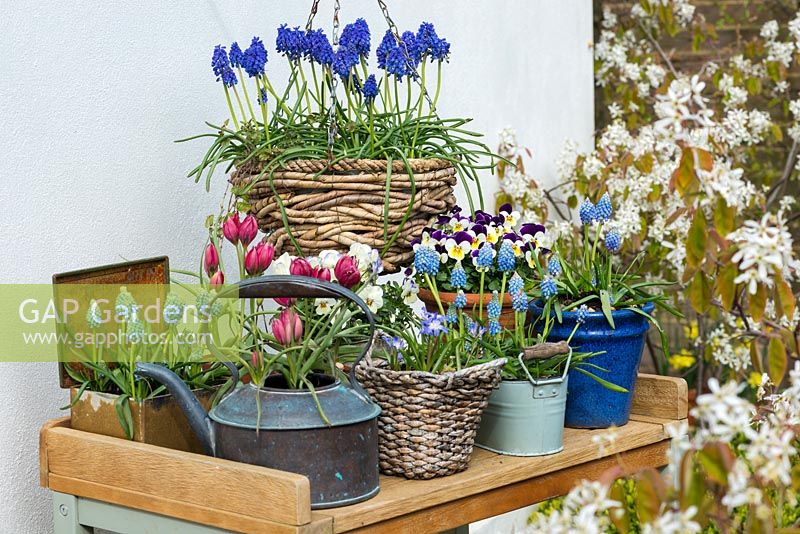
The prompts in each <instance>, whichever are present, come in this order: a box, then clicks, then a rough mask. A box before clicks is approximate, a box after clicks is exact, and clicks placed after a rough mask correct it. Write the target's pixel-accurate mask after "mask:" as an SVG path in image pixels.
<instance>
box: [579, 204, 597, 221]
mask: <svg viewBox="0 0 800 534" xmlns="http://www.w3.org/2000/svg"><path fill="white" fill-rule="evenodd" d="M578 213H579V214H580V216H581V223H583V224H584V225H589V224H592V223H593V222H594V221H595V220H597V208H595V205H594V204H592V201H591V200H589V199H588V198H584V199H583V202H582V203H581V207H580V209H579V210H578Z"/></svg>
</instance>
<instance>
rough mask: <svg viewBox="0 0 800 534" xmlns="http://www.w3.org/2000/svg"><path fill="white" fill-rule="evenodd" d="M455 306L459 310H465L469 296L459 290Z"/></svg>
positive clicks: (454, 302)
mask: <svg viewBox="0 0 800 534" xmlns="http://www.w3.org/2000/svg"><path fill="white" fill-rule="evenodd" d="M453 304H454V305H455V307H456V308H458V309H459V310H463V309H464V308H466V306H467V296H466V295H465V294H464V291H463V290H461V289H459V290H458V293H456V298H455V300H454V301H453Z"/></svg>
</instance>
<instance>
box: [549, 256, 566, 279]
mask: <svg viewBox="0 0 800 534" xmlns="http://www.w3.org/2000/svg"><path fill="white" fill-rule="evenodd" d="M561 271H562V269H561V260H559V259H558V256H553V257H551V258H550V260H549V261H548V262H547V272H548V274H549V275H550V276H552V277H558V276H561Z"/></svg>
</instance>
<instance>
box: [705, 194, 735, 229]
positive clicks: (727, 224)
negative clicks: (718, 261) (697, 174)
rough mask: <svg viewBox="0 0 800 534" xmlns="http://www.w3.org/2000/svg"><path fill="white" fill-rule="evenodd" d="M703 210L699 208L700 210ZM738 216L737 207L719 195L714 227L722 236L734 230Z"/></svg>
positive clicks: (715, 209)
mask: <svg viewBox="0 0 800 534" xmlns="http://www.w3.org/2000/svg"><path fill="white" fill-rule="evenodd" d="M699 211H701V210H698V212H699ZM735 217H736V209H735V208H733V207H731V206H728V203H727V202H725V199H724V198H722V197H719V198H718V199H717V206H716V207H715V208H714V227H715V228H716V229H717V232H719V235H721V236H722V237H725V236H727V235H728V234H730V233H731V232H733V230H734V224H735V222H734V219H735Z"/></svg>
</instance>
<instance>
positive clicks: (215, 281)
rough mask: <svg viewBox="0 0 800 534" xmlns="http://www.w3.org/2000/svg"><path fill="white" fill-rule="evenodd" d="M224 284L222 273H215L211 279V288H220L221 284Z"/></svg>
mask: <svg viewBox="0 0 800 534" xmlns="http://www.w3.org/2000/svg"><path fill="white" fill-rule="evenodd" d="M224 283H225V275H224V274H222V271H217V272H215V273H214V276H212V277H211V281H210V284H211V287H220V286H221V285H222V284H224Z"/></svg>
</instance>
